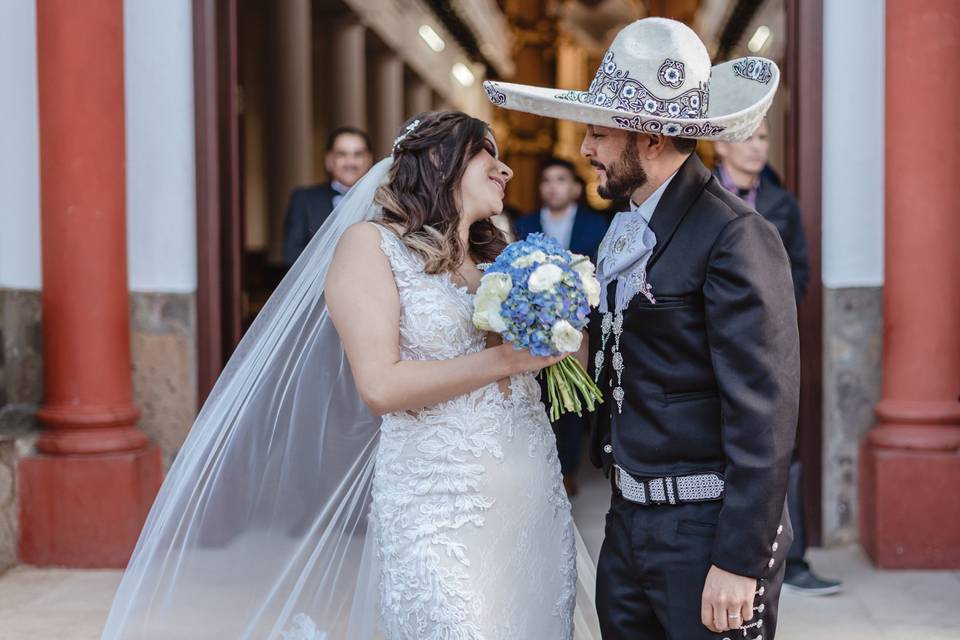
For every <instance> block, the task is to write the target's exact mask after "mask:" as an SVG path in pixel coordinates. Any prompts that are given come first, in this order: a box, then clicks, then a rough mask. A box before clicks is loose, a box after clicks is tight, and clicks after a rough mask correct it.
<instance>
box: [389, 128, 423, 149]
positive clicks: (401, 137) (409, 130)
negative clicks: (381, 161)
mask: <svg viewBox="0 0 960 640" xmlns="http://www.w3.org/2000/svg"><path fill="white" fill-rule="evenodd" d="M419 126H420V121H419V120H414V121H413V122H411V123H410V124H408V125H407V126H406V128H405V129H404V130H403V133H401V134H400V135H399V136H397V139H396V140H394V141H393V153H394V155H396V153H397V148H398V147H399V146H400V143H401V142H403V141H404V140H405V139H406V138H407V136H408V135H410V134H411V133H413V132H414V131H416V129H417V127H419Z"/></svg>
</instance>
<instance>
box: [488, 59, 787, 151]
mask: <svg viewBox="0 0 960 640" xmlns="http://www.w3.org/2000/svg"><path fill="white" fill-rule="evenodd" d="M608 56H609V54H608ZM605 60H606V59H605ZM668 62H669V61H668ZM601 69H602V67H601ZM667 80H669V78H667ZM779 84H780V69H779V68H778V67H777V65H776V63H774V62H773V61H772V60H767V59H766V58H757V57H749V58H738V59H736V60H731V61H729V62H724V63H723V64H719V65H715V66H713V67H712V69H711V73H710V82H709V103H708V104H707V105H706V109H705V110H704V109H702V108H701V105H700V104H699V102H700V101H701V100H703V101H706V100H707V97H706V94H705V93H704V92H696V91H691V92H688V93H687V94H683V95H681V96H677V97H675V98H672V99H668V100H662V99H657V98H656V97H655V96H654V97H652V98H651V99H648V100H644V99H643V98H644V96H643V91H644V90H645V87H644V86H643V85H639V90H638V89H637V87H636V86H634V87H631V86H622V87H621V88H620V90H621V91H622V92H624V93H627V95H625V96H617V98H618V99H617V106H616V107H615V108H610V107H608V106H604V103H605V102H608V101H609V100H608V96H607V95H604V94H603V93H602V92H599V91H598V92H595V93H590V92H588V91H566V90H563V89H551V88H544V87H534V86H530V85H524V84H513V83H508V82H494V81H487V82H484V83H483V88H484V90H485V91H486V93H487V97H488V98H489V99H490V101H491V102H492V103H493V104H495V105H497V106H498V107H503V108H505V109H512V110H514V111H523V112H525V113H533V114H536V115H541V116H546V117H549V118H556V119H559V120H572V121H574V122H582V123H584V124H592V125H597V126H602V127H615V128H620V129H625V130H628V131H638V132H641V133H656V134H662V135H668V136H676V137H683V138H697V139H701V140H722V141H726V142H741V141H743V140H746V139H747V138H749V137H750V136H751V135H752V134H753V132H754V131H756V129H757V127H758V126H759V125H760V121H761V120H762V119H763V117H764V115H765V114H766V112H767V110H768V109H769V108H770V104H771V103H772V102H773V97H774V95H775V94H776V91H777V86H778V85H779ZM630 91H633V92H634V93H633V95H630V94H629V92H630ZM688 94H689V95H688ZM701 96H703V98H701ZM625 104H632V105H633V108H629V109H628V108H624V106H623V105H625ZM691 114H693V116H694V117H690V116H691ZM697 116H699V117H697Z"/></svg>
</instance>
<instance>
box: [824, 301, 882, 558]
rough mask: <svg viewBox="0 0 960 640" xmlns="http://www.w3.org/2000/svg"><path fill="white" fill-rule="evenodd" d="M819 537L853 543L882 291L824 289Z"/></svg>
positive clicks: (874, 397) (876, 373)
mask: <svg viewBox="0 0 960 640" xmlns="http://www.w3.org/2000/svg"><path fill="white" fill-rule="evenodd" d="M823 291H824V308H823V322H824V327H823V349H824V358H823V360H824V378H823V405H824V406H823V534H824V542H825V543H826V544H827V545H832V544H842V543H846V542H851V541H854V540H856V539H857V504H858V501H857V470H858V459H859V446H860V443H861V442H862V441H863V439H864V437H865V436H866V434H867V431H869V430H870V428H871V427H872V426H873V425H874V415H873V408H874V405H876V403H877V401H878V400H879V399H880V392H881V387H880V385H881V365H882V347H883V313H882V311H883V289H882V288H880V287H851V288H837V289H832V288H829V287H824V290H823Z"/></svg>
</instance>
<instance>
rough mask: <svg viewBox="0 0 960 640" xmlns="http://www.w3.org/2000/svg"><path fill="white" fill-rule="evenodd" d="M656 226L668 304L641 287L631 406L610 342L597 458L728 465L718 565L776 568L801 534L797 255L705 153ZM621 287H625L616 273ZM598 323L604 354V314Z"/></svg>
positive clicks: (757, 572)
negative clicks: (795, 501)
mask: <svg viewBox="0 0 960 640" xmlns="http://www.w3.org/2000/svg"><path fill="white" fill-rule="evenodd" d="M650 226H651V228H652V229H653V231H654V233H655V234H656V237H657V244H656V246H655V247H654V251H653V255H652V256H651V258H650V261H649V263H648V266H647V273H648V281H649V282H650V284H651V285H652V287H653V295H654V298H655V299H656V303H655V304H651V303H650V302H649V301H648V300H647V299H646V298H645V297H644V296H643V295H638V296H636V297H635V298H634V299H633V300H632V301H631V302H630V305H629V307H628V308H627V309H626V310H625V312H624V328H623V334H622V336H621V338H620V352H621V353H622V355H623V359H624V363H625V370H624V372H623V385H622V386H623V389H624V391H625V399H624V401H623V410H622V412H618V410H617V406H616V402H615V401H614V399H613V398H612V394H611V389H612V385H611V376H612V375H615V374H613V372H612V371H611V366H610V362H611V352H610V349H611V346H612V344H613V342H614V340H613V338H611V339H609V340H608V341H607V346H606V351H607V352H606V354H605V356H606V357H605V358H604V361H605V363H606V364H605V365H604V366H603V368H602V370H601V371H600V382H601V385H600V386H601V388H602V389H603V390H604V395H605V398H604V404H603V405H601V407H602V408H601V411H599V412H598V414H597V416H596V419H595V420H594V425H593V429H592V435H591V451H590V456H591V460H592V461H593V463H594V464H595V465H596V466H602V467H604V468H605V469H606V470H607V471H609V469H610V466H611V465H612V464H613V463H614V462H616V464H618V465H619V466H620V467H622V468H623V469H624V470H626V471H628V472H630V473H631V474H633V475H635V476H637V477H657V476H664V475H682V474H689V473H697V472H700V471H715V472H718V473H721V474H722V475H723V476H724V478H725V485H726V488H725V495H724V499H723V507H722V510H721V513H720V518H719V522H718V523H717V533H716V538H715V542H714V549H713V564H715V565H717V566H718V567H720V568H721V569H725V570H727V571H730V572H732V573H736V574H739V575H744V576H752V577H756V578H764V577H769V575H770V574H771V573H772V572H773V571H775V570H776V569H775V568H774V567H777V568H779V565H780V561H781V560H782V558H783V555H784V554H785V553H786V551H787V549H788V548H789V546H790V544H789V543H790V540H791V539H792V529H791V528H790V524H789V517H788V516H787V513H786V509H785V499H786V487H787V469H788V466H789V463H790V456H791V452H792V451H793V445H794V436H795V433H796V425H797V412H798V404H799V392H800V353H799V338H798V331H797V313H796V304H795V302H794V291H793V282H792V279H791V274H790V263H789V261H788V259H787V254H786V252H785V251H784V247H783V243H782V242H781V240H780V237H779V235H778V234H777V230H776V229H775V228H774V226H773V225H771V224H770V223H769V222H767V221H766V220H764V218H763V217H761V216H760V215H759V214H758V213H757V212H756V211H754V210H753V209H751V208H749V206H748V205H746V204H744V203H743V201H742V200H740V199H739V198H738V197H737V196H735V195H733V194H731V193H729V192H728V191H726V190H725V189H724V188H723V187H722V186H721V185H720V183H719V182H717V180H716V179H715V178H714V177H713V176H711V175H710V172H709V171H708V170H707V169H706V168H705V167H704V166H703V163H702V162H701V161H700V159H699V158H698V157H697V156H696V155H691V156H690V157H689V158H688V159H687V161H686V162H685V163H684V164H683V166H682V167H681V168H680V170H679V171H678V172H677V174H676V176H675V177H674V179H673V181H672V182H671V183H670V185H669V186H668V187H667V189H666V191H665V192H664V194H663V196H662V198H661V200H660V202H659V203H658V205H657V208H656V210H655V211H654V213H653V217H652V218H651V221H650ZM610 286H611V294H612V288H613V287H615V286H616V282H614V283H612V284H611V285H610ZM609 299H610V300H613V299H614V296H613V295H610V297H609ZM592 320H593V321H592V322H591V325H590V338H591V350H592V351H593V352H594V353H595V352H596V350H598V349H599V348H600V317H599V314H598V313H596V312H595V314H594V317H593V319H592ZM592 362H594V358H593V357H591V363H592ZM655 508H669V507H655Z"/></svg>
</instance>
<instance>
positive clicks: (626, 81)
mask: <svg viewBox="0 0 960 640" xmlns="http://www.w3.org/2000/svg"><path fill="white" fill-rule="evenodd" d="M657 80H658V81H659V82H660V84H662V85H663V86H664V87H669V88H671V89H679V88H680V87H681V86H682V85H683V81H684V65H683V63H682V62H678V61H676V60H670V59H667V60H664V62H663V64H662V65H660V70H659V71H658V73H657ZM556 98H557V99H559V100H569V101H571V102H581V103H584V104H592V105H595V106H598V107H604V108H607V109H617V110H619V111H627V112H630V113H635V114H637V115H645V116H658V117H661V118H674V119H685V118H686V119H702V118H706V117H707V116H706V114H707V106H708V104H709V102H710V89H709V87H708V86H707V85H706V84H703V83H701V85H700V86H699V87H697V88H694V89H690V90H689V91H685V92H683V93H682V94H680V95H678V96H675V97H673V98H661V97H659V96H657V95H656V94H655V93H654V92H653V91H651V90H650V89H649V88H647V87H646V86H645V85H644V84H643V83H642V82H640V81H639V80H635V79H634V78H631V77H630V74H629V72H628V71H626V70H622V69H619V68H618V65H617V61H616V60H615V59H614V53H613V51H607V54H606V55H605V56H604V57H603V62H602V63H601V64H600V68H599V69H598V70H597V75H596V77H594V79H593V82H591V83H590V88H589V89H587V90H586V91H566V92H564V93H560V94H558V95H557V96H556Z"/></svg>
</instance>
